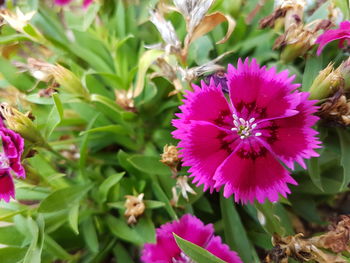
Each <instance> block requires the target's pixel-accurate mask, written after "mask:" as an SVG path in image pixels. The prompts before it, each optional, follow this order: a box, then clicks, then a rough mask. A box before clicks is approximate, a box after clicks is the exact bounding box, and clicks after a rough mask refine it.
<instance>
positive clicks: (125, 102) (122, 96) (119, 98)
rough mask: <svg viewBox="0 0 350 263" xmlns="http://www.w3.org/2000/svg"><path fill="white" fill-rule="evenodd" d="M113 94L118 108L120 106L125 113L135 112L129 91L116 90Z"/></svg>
mask: <svg viewBox="0 0 350 263" xmlns="http://www.w3.org/2000/svg"><path fill="white" fill-rule="evenodd" d="M114 94H115V102H116V103H117V104H118V105H119V106H121V107H122V108H123V109H125V110H127V111H131V112H135V111H136V108H135V104H134V98H133V94H132V92H131V90H130V91H127V90H119V89H117V90H115V91H114Z"/></svg>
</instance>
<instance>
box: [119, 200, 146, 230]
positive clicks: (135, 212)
mask: <svg viewBox="0 0 350 263" xmlns="http://www.w3.org/2000/svg"><path fill="white" fill-rule="evenodd" d="M143 196H144V194H143V193H142V194H139V195H138V196H133V195H126V196H125V198H126V201H125V204H124V207H125V208H126V210H125V213H124V215H125V216H126V217H127V218H128V224H129V225H131V224H136V223H137V217H139V216H141V215H142V214H143V212H144V211H145V208H146V206H145V203H144V202H143Z"/></svg>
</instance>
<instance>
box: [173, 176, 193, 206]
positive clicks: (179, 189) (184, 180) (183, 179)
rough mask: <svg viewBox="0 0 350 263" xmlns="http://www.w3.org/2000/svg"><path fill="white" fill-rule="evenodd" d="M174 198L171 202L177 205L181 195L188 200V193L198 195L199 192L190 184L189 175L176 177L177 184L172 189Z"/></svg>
mask: <svg viewBox="0 0 350 263" xmlns="http://www.w3.org/2000/svg"><path fill="white" fill-rule="evenodd" d="M171 190H172V193H173V198H172V199H171V204H172V205H173V206H177V202H178V201H179V198H180V195H179V194H181V195H182V197H183V198H185V199H186V200H187V201H188V194H187V193H190V194H193V195H196V194H197V193H196V192H195V191H194V190H193V189H192V187H191V186H190V185H189V184H188V177H187V176H179V177H177V178H176V186H174V187H173V188H172V189H171Z"/></svg>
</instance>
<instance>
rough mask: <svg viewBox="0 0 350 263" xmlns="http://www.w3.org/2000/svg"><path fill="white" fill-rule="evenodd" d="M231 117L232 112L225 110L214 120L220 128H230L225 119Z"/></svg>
mask: <svg viewBox="0 0 350 263" xmlns="http://www.w3.org/2000/svg"><path fill="white" fill-rule="evenodd" d="M230 115H231V112H230V111H229V110H223V111H221V112H220V113H219V117H218V118H216V119H215V120H214V123H215V124H216V125H217V126H219V127H223V126H230V124H229V123H227V122H226V121H225V118H227V117H229V116H230ZM231 126H232V125H231Z"/></svg>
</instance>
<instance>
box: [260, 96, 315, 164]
mask: <svg viewBox="0 0 350 263" xmlns="http://www.w3.org/2000/svg"><path fill="white" fill-rule="evenodd" d="M300 96H301V99H302V100H301V103H300V104H299V105H298V106H297V110H298V111H299V113H298V114H297V115H294V116H292V117H289V118H284V119H278V120H275V125H276V127H278V128H277V129H276V130H275V137H276V139H275V140H274V141H273V142H272V143H271V144H270V145H271V149H272V150H273V152H274V153H275V154H276V155H277V156H278V158H279V159H280V160H281V161H282V162H284V163H285V164H286V165H287V166H288V167H289V168H291V169H294V164H293V162H294V161H297V162H298V163H299V164H300V165H301V166H302V167H303V168H306V166H305V163H304V161H303V158H305V159H309V158H311V157H317V156H319V155H318V153H316V152H315V151H314V149H316V148H319V147H320V146H319V144H320V142H319V141H318V140H317V138H316V135H317V132H316V131H315V130H314V129H312V128H311V127H312V125H314V124H315V122H316V121H317V120H318V118H317V117H316V116H313V115H312V114H313V113H314V112H316V109H317V108H316V107H315V106H314V105H313V104H314V103H315V102H314V101H310V100H308V99H307V98H308V97H309V94H308V93H305V92H303V93H300ZM261 139H264V138H261ZM290 142H293V143H290ZM286 145H288V147H286Z"/></svg>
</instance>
